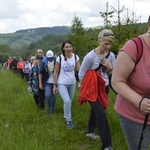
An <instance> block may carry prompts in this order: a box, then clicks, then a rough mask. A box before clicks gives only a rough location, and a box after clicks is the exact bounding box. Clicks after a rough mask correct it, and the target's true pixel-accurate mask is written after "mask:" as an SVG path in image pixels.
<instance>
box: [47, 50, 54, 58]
mask: <svg viewBox="0 0 150 150" xmlns="http://www.w3.org/2000/svg"><path fill="white" fill-rule="evenodd" d="M46 57H48V58H50V57H54V53H53V51H52V50H48V51H47V53H46Z"/></svg>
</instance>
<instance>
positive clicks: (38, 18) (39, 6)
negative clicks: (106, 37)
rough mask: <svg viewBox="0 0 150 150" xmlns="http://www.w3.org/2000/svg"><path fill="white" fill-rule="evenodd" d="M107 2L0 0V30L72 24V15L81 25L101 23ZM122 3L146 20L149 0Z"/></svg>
mask: <svg viewBox="0 0 150 150" xmlns="http://www.w3.org/2000/svg"><path fill="white" fill-rule="evenodd" d="M106 2H107V0H92V1H88V0H63V1H62V0H54V1H53V2H52V1H51V0H7V1H6V0H0V3H1V5H0V33H10V32H15V31H17V30H20V29H28V28H36V27H51V26H61V25H71V23H72V20H73V17H74V16H75V15H76V16H78V17H79V18H80V19H81V20H82V22H83V24H84V27H95V26H99V25H103V19H102V18H101V16H100V12H105V11H106ZM108 3H109V5H111V6H113V7H114V8H116V9H117V7H118V6H117V2H116V0H108ZM123 5H125V7H126V8H128V9H129V11H130V12H135V13H136V17H139V16H141V21H142V22H146V21H147V18H148V16H149V1H148V0H143V1H142V2H141V1H140V0H120V8H121V7H122V6H123ZM142 8H143V10H142ZM109 9H110V6H109ZM125 13H126V11H125V12H124V14H125Z"/></svg>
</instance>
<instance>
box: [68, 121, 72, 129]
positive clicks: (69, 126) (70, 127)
mask: <svg viewBox="0 0 150 150" xmlns="http://www.w3.org/2000/svg"><path fill="white" fill-rule="evenodd" d="M67 127H68V128H69V129H72V128H73V124H72V121H68V122H67Z"/></svg>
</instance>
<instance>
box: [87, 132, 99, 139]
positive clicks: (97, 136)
mask: <svg viewBox="0 0 150 150" xmlns="http://www.w3.org/2000/svg"><path fill="white" fill-rule="evenodd" d="M86 136H87V137H90V138H92V139H99V138H100V137H99V135H97V134H96V133H94V132H92V133H87V134H86Z"/></svg>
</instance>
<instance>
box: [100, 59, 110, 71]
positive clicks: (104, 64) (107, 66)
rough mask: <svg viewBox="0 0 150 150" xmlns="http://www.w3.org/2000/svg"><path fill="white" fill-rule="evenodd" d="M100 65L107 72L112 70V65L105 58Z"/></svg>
mask: <svg viewBox="0 0 150 150" xmlns="http://www.w3.org/2000/svg"><path fill="white" fill-rule="evenodd" d="M101 64H102V65H103V66H105V67H106V68H107V69H109V70H111V69H112V65H111V63H110V61H109V60H108V59H107V58H103V59H102V61H101Z"/></svg>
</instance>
